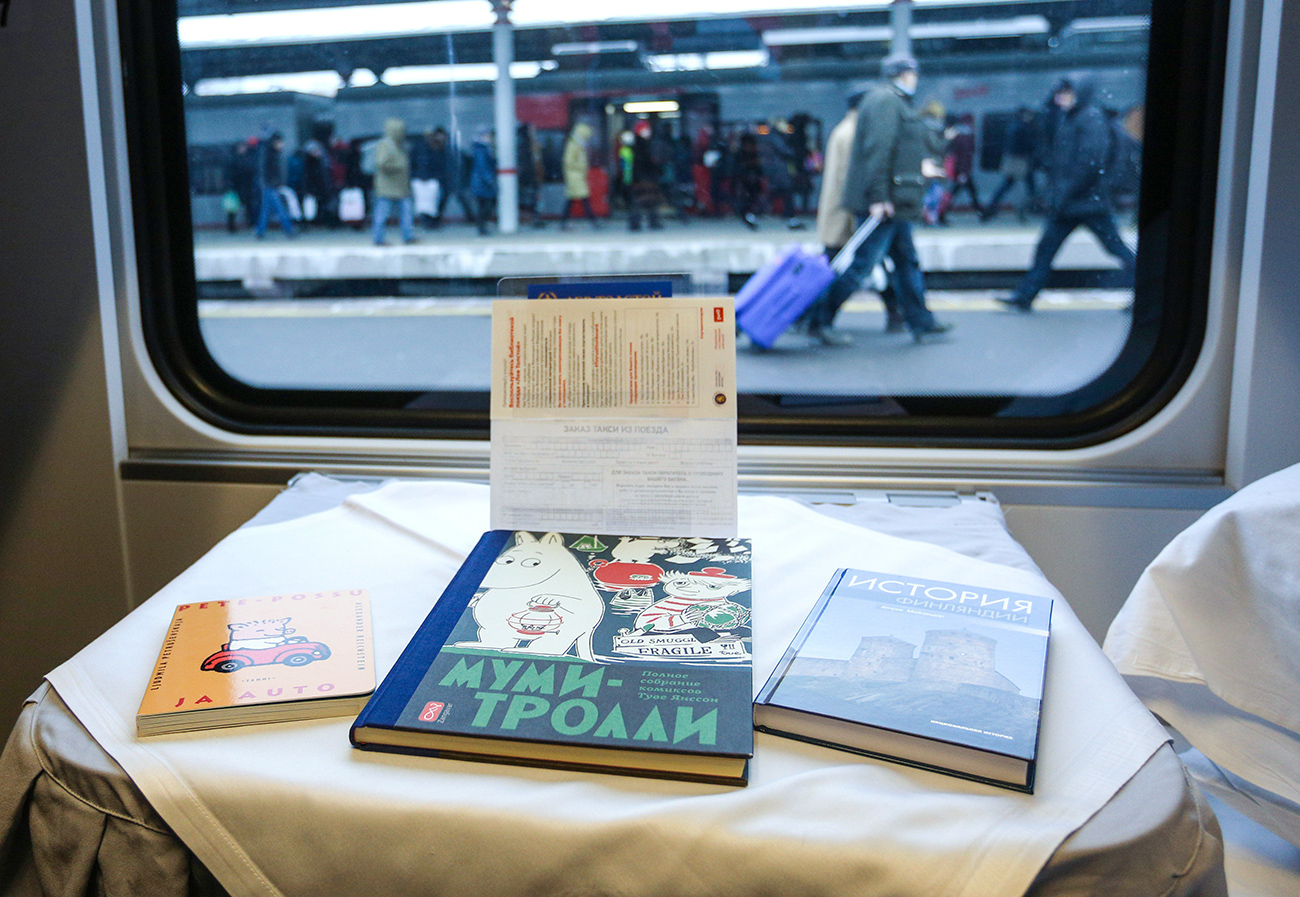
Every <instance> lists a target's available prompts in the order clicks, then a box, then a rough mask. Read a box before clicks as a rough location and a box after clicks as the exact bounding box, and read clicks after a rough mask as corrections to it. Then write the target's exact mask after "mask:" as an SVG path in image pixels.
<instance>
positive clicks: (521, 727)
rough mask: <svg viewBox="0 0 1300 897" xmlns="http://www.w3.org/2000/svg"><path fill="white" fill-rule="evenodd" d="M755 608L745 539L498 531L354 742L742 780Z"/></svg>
mask: <svg viewBox="0 0 1300 897" xmlns="http://www.w3.org/2000/svg"><path fill="white" fill-rule="evenodd" d="M750 606H751V605H750V545H749V542H748V540H745V539H706V538H650V537H633V536H624V537H615V536H606V535H591V534H581V533H554V532H552V533H531V532H524V531H512V530H492V531H490V532H488V533H486V534H484V536H483V537H482V538H481V539H480V540H479V543H478V545H477V546H476V547H475V548H474V550H473V551H472V552H471V553H470V555H469V556H468V558H466V560H465V562H464V563H463V564H462V565H461V568H460V570H459V571H458V572H457V574H456V576H455V577H454V578H453V579H452V581H451V583H450V584H448V586H447V588H446V590H445V591H444V592H443V594H442V596H441V597H440V598H439V599H438V603H437V604H436V605H435V606H434V608H433V610H432V611H431V612H430V614H429V615H428V617H427V618H426V619H425V621H424V622H423V623H422V624H421V626H420V628H419V630H418V631H417V632H416V634H415V636H414V637H413V638H412V639H411V642H410V644H408V645H407V647H406V649H405V651H403V653H402V655H401V657H400V658H399V659H398V660H397V663H396V664H395V665H394V667H393V669H392V670H391V671H390V672H389V674H388V675H387V676H386V677H385V678H384V681H383V682H382V683H381V685H380V686H379V688H378V689H377V690H376V692H375V695H374V697H373V698H372V699H371V700H370V702H369V704H367V705H366V708H365V710H364V711H362V713H361V715H360V716H358V718H357V720H356V722H355V724H354V725H353V727H352V742H353V744H354V745H356V746H357V747H360V748H365V749H372V750H389V751H405V752H410V753H423V754H432V755H436V756H444V757H454V758H460V759H471V760H483V761H489V762H501V763H518V764H523V765H535V766H548V767H558V768H570V769H580V770H590V771H598V772H611V773H620V774H627V775H644V776H651V777H660V778H676V779H685V780H693V781H705V782H714V783H723V784H744V782H745V781H746V776H747V770H748V758H749V757H750V756H751V754H752V753H753V717H752V714H751V709H750V708H751V696H752V693H753V692H752V667H751V650H750V625H749V623H750Z"/></svg>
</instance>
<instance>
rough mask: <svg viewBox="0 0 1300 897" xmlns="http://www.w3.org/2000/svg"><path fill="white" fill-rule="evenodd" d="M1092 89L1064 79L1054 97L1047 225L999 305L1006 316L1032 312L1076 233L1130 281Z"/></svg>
mask: <svg viewBox="0 0 1300 897" xmlns="http://www.w3.org/2000/svg"><path fill="white" fill-rule="evenodd" d="M1093 90H1094V88H1093V86H1092V84H1091V83H1090V82H1084V83H1082V84H1080V85H1079V86H1078V88H1077V89H1076V87H1075V86H1074V84H1072V83H1071V82H1070V81H1069V80H1066V79H1062V80H1061V81H1060V82H1059V83H1058V84H1057V86H1056V88H1055V90H1054V91H1053V94H1052V96H1053V101H1054V102H1055V104H1056V107H1057V108H1058V109H1059V110H1060V113H1061V114H1060V115H1059V116H1058V118H1057V121H1056V128H1055V131H1054V134H1053V137H1052V149H1051V153H1050V155H1049V156H1048V169H1047V173H1048V182H1047V190H1046V205H1047V220H1046V221H1045V222H1044V225H1043V232H1042V234H1041V235H1040V236H1039V238H1038V246H1037V248H1035V249H1034V261H1033V264H1032V266H1031V267H1030V269H1029V270H1028V271H1027V272H1025V276H1024V277H1023V278H1021V280H1020V283H1019V285H1018V286H1017V287H1016V289H1015V291H1014V292H1013V293H1012V294H1011V295H1010V296H1005V297H1003V296H999V297H998V301H999V302H1001V303H1002V304H1003V305H1004V306H1006V308H1007V310H1009V311H1016V312H1030V311H1032V310H1033V303H1034V297H1036V296H1037V295H1038V292H1039V290H1041V289H1042V288H1043V286H1044V284H1046V283H1047V277H1048V274H1049V273H1050V272H1051V269H1052V261H1053V260H1054V259H1055V258H1056V253H1057V252H1059V251H1060V249H1061V244H1063V243H1064V242H1065V240H1066V238H1067V237H1069V236H1070V234H1072V233H1074V231H1075V229H1076V228H1079V227H1085V228H1087V229H1088V230H1090V231H1092V233H1093V235H1094V236H1095V237H1096V238H1097V242H1099V243H1100V244H1101V245H1102V248H1103V249H1105V250H1106V251H1107V252H1108V253H1110V254H1111V255H1113V256H1114V257H1115V258H1116V259H1117V260H1118V261H1119V263H1120V265H1121V266H1122V267H1123V269H1124V271H1125V273H1126V274H1127V275H1128V276H1130V277H1132V275H1133V273H1134V270H1135V268H1136V265H1137V257H1136V256H1135V255H1134V253H1133V250H1132V249H1129V248H1128V245H1127V244H1126V243H1125V242H1124V240H1123V238H1122V237H1121V236H1120V235H1119V230H1118V229H1117V228H1116V227H1115V220H1114V219H1113V218H1112V217H1111V197H1110V182H1109V179H1108V178H1107V176H1106V175H1107V169H1108V166H1109V165H1111V164H1112V163H1113V158H1112V157H1113V156H1114V153H1115V147H1114V142H1113V138H1112V135H1111V128H1110V123H1109V122H1108V121H1107V119H1106V114H1105V112H1103V111H1102V110H1101V109H1100V108H1098V107H1097V106H1095V105H1094V104H1093V102H1092V95H1093Z"/></svg>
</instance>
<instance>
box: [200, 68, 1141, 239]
mask: <svg viewBox="0 0 1300 897" xmlns="http://www.w3.org/2000/svg"><path fill="white" fill-rule="evenodd" d="M861 96H862V95H861V93H858V94H855V95H854V96H852V97H850V98H848V99H849V103H850V112H851V111H852V110H853V109H855V108H856V105H855V104H856V103H858V102H860V99H861ZM920 112H921V117H922V120H923V121H924V122H925V124H926V126H927V128H929V129H930V130H931V131H932V133H933V137H934V145H935V147H936V153H935V155H936V157H937V158H938V159H939V160H940V163H939V170H938V171H936V172H934V176H933V177H931V178H929V180H928V185H927V187H926V191H925V198H924V209H923V213H922V223H923V224H926V225H932V226H943V225H947V224H949V223H950V215H951V214H952V213H954V212H959V213H967V212H968V213H971V215H972V216H973V218H972V220H978V221H988V220H990V219H992V218H994V217H997V216H998V215H999V214H1000V213H1003V212H1007V213H1012V214H1014V215H1016V216H1017V217H1018V219H1019V220H1020V221H1022V222H1023V221H1026V220H1027V219H1028V218H1029V216H1031V215H1037V214H1041V213H1042V212H1043V211H1044V209H1043V192H1044V188H1045V187H1046V180H1047V176H1048V168H1049V165H1050V157H1051V150H1052V143H1053V137H1054V131H1055V125H1056V121H1057V119H1058V118H1059V109H1058V108H1057V107H1056V106H1055V104H1054V101H1053V98H1052V97H1049V98H1048V100H1047V102H1046V103H1045V104H1044V105H1043V106H1042V107H1038V108H1030V107H1028V106H1024V107H1021V108H1020V109H1019V110H1017V112H1016V113H1015V115H1014V116H1013V117H1012V119H1011V121H1010V123H1009V124H1008V125H1007V127H1006V128H1005V130H1004V132H1003V135H1002V152H1001V159H1000V167H999V168H998V170H997V171H995V172H991V173H989V174H990V175H991V177H989V175H985V176H986V177H989V179H988V180H986V182H985V183H984V185H983V187H984V189H985V190H988V188H989V187H990V186H991V187H992V190H991V192H986V193H984V194H983V195H981V186H980V184H979V183H978V182H977V176H976V169H977V163H978V161H979V150H980V147H979V145H978V142H977V140H978V135H977V129H976V121H975V117H974V116H973V115H972V114H970V113H960V112H956V113H953V112H948V111H946V110H945V109H944V108H943V106H942V105H941V104H939V103H938V102H937V101H934V100H930V101H929V102H927V103H925V104H924V105H923V106H922V107H921V110H920ZM1112 115H1114V114H1113V113H1112ZM679 121H680V120H671V119H657V118H652V117H648V118H640V119H635V120H631V121H629V122H628V125H627V127H626V129H624V130H622V131H620V132H617V133H614V134H612V135H610V136H609V138H608V145H607V146H606V145H603V143H604V141H602V140H601V138H600V136H599V135H598V134H597V132H596V129H595V128H594V127H593V125H592V124H591V123H588V122H586V121H579V122H578V123H577V124H575V125H574V126H573V128H571V129H570V131H569V132H568V133H567V134H566V135H563V137H560V135H558V134H557V133H556V132H550V131H547V132H539V131H538V130H537V129H536V128H534V126H532V125H531V124H526V123H525V124H520V125H519V128H518V131H517V134H516V148H517V158H518V167H517V171H518V195H519V215H520V222H521V224H522V225H523V226H524V227H535V228H541V227H545V226H547V225H548V223H554V224H557V225H558V226H559V227H561V228H567V227H568V225H569V223H570V221H571V220H572V219H573V218H574V217H577V216H581V217H583V218H585V219H586V220H587V222H588V223H589V224H590V225H591V226H593V227H596V228H599V227H600V226H602V224H603V223H611V224H612V223H613V222H618V226H620V227H626V228H628V229H629V230H639V229H641V228H642V227H643V226H645V227H647V228H649V229H660V228H662V227H663V226H664V222H665V221H671V222H674V223H678V224H685V223H688V222H690V221H691V220H693V219H734V220H738V221H739V222H742V223H743V225H744V226H745V227H748V228H750V229H757V228H759V227H760V222H761V221H762V220H763V219H768V220H770V221H774V222H777V223H778V224H779V225H780V226H784V227H788V228H790V229H801V228H804V227H806V226H807V224H808V223H810V222H811V221H813V219H814V217H815V216H816V214H817V209H818V206H819V204H820V202H822V201H824V200H820V201H819V197H818V192H819V189H820V188H821V187H822V185H823V181H824V174H825V172H824V165H825V151H826V149H827V147H826V146H825V143H824V142H823V144H822V145H820V146H818V145H816V138H817V131H818V129H817V128H816V127H815V123H814V122H813V120H812V119H811V117H810V116H809V115H807V114H806V113H794V114H792V115H790V116H789V117H785V118H776V119H772V120H769V121H756V122H747V123H743V124H735V125H730V126H726V127H722V128H720V129H719V132H717V133H715V132H714V130H713V129H711V128H700V129H698V130H697V131H696V133H695V134H694V135H693V136H692V135H688V134H685V133H682V132H681V131H680V130H678V124H679ZM1114 122H1115V132H1116V135H1117V138H1116V139H1117V140H1119V141H1124V142H1125V144H1126V145H1125V146H1123V147H1121V151H1122V152H1121V156H1120V158H1122V159H1123V160H1125V164H1126V167H1127V168H1128V169H1129V170H1128V171H1127V172H1126V173H1125V176H1124V177H1123V178H1122V180H1123V181H1124V184H1123V185H1120V184H1119V180H1120V179H1119V178H1117V184H1116V188H1115V189H1114V190H1112V193H1113V195H1114V197H1115V199H1116V201H1117V202H1118V203H1120V204H1123V203H1125V202H1126V201H1127V202H1131V201H1132V198H1133V194H1135V193H1136V188H1137V173H1136V160H1137V158H1138V157H1139V155H1140V139H1141V110H1140V109H1134V110H1128V111H1127V113H1126V114H1124V115H1123V116H1114ZM494 136H495V135H494V134H493V132H492V131H491V130H490V129H481V130H479V131H478V132H477V133H475V134H474V135H473V136H472V138H471V139H468V140H461V141H457V140H456V139H454V138H453V136H452V135H451V134H449V133H448V131H447V129H446V128H444V127H441V126H437V127H433V128H432V129H430V130H428V131H426V132H424V133H418V134H414V135H410V134H408V133H407V132H406V126H405V123H404V122H402V121H400V120H397V119H390V120H389V121H388V122H387V123H386V126H385V133H384V134H383V135H382V136H381V137H375V138H368V139H367V138H358V139H353V140H343V139H339V138H336V137H334V135H333V134H332V125H331V124H329V123H325V122H322V123H319V124H318V125H317V126H316V127H315V129H314V132H313V133H312V134H311V136H310V137H309V139H308V140H306V142H304V143H303V144H302V145H301V146H299V147H297V148H294V149H290V148H288V147H287V145H286V141H285V138H284V136H283V135H282V134H280V133H277V132H267V133H263V134H260V135H258V136H254V137H250V138H249V139H247V140H244V141H241V142H239V143H237V144H236V145H234V147H233V148H232V149H231V154H230V159H229V162H228V164H227V165H226V169H225V172H224V176H223V181H224V185H223V186H224V189H225V193H224V196H223V199H222V206H223V210H224V212H225V215H226V226H227V229H228V230H230V231H231V232H236V231H238V230H241V229H245V228H248V229H252V230H253V231H254V232H255V233H256V235H257V236H258V237H259V238H261V237H264V236H265V234H266V232H267V230H268V228H269V227H270V226H271V225H272V224H275V225H277V226H278V227H280V228H281V229H282V230H283V231H284V233H285V234H287V235H296V234H297V233H298V232H299V231H300V230H302V229H306V228H327V229H339V228H354V229H356V230H366V229H367V228H368V229H369V233H370V234H371V235H372V236H373V238H374V239H375V242H378V243H384V242H387V240H386V237H385V233H384V230H385V227H384V226H385V223H386V221H387V219H389V217H390V216H392V217H394V218H395V219H396V221H397V224H398V226H399V229H400V232H401V236H402V238H403V239H404V240H405V241H407V242H414V241H416V240H417V228H418V227H422V228H425V229H434V228H438V227H440V226H441V225H442V224H443V222H444V221H450V220H453V219H455V220H462V221H465V222H471V223H473V224H474V225H475V227H476V228H477V231H478V233H480V234H483V235H487V234H490V233H492V231H493V228H494V226H495V222H496V217H497V209H496V204H497V194H498V183H497V156H496V147H495V139H494ZM546 183H562V184H563V202H562V203H561V204H560V205H559V208H558V209H556V208H555V203H554V201H552V202H550V203H549V206H550V208H549V209H547V210H545V212H546V213H544V210H543V209H542V189H541V188H542V185H543V184H546ZM557 192H558V191H557ZM449 207H450V208H449ZM457 213H458V214H457Z"/></svg>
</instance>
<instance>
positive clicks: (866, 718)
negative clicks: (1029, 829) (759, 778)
mask: <svg viewBox="0 0 1300 897" xmlns="http://www.w3.org/2000/svg"><path fill="white" fill-rule="evenodd" d="M1051 616H1052V601H1051V599H1050V598H1043V597H1040V596H1036V595H1024V594H1019V593H1015V592H1006V591H1001V590H998V589H989V588H982V587H973V586H970V585H965V584H962V583H956V582H940V581H935V580H927V579H918V578H914V577H905V576H896V575H892V574H888V573H872V572H866V571H862V570H851V569H841V570H838V571H836V573H835V575H834V576H833V577H831V580H830V582H829V584H828V585H827V586H826V588H825V590H824V591H823V592H822V595H821V597H820V598H819V599H818V601H817V603H816V605H814V606H813V609H812V611H811V612H810V613H809V615H808V618H807V619H806V620H805V621H804V624H803V626H802V627H801V628H800V630H799V632H798V633H797V634H796V636H795V638H794V640H793V641H792V642H791V644H790V647H789V648H788V649H787V650H786V652H785V655H784V656H783V657H782V659H781V662H780V663H779V664H778V665H777V667H776V670H775V671H774V672H773V673H772V675H771V677H770V678H769V679H768V681H767V683H766V684H765V685H764V686H763V689H762V691H761V692H760V693H759V696H758V698H757V700H756V701H755V702H754V724H755V726H756V727H757V728H758V729H759V730H761V731H764V732H771V733H773V734H776V735H784V736H787V737H789V738H796V739H799V740H802V741H808V742H811V743H813V744H819V745H823V746H826V747H832V748H839V749H841V750H847V751H853V752H855V753H860V754H865V755H868V756H872V757H879V758H883V759H886V760H894V761H897V762H900V763H906V764H908V765H911V766H918V767H922V768H925V769H931V770H936V771H939V772H945V773H949V774H951V775H956V776H961V777H963V778H968V779H974V780H977V781H981V782H987V783H990V784H995V785H1000V786H1003V787H1007V788H1012V789H1015V790H1018V791H1025V792H1030V793H1032V791H1033V786H1034V769H1035V761H1036V759H1037V746H1038V723H1039V716H1040V713H1039V711H1040V707H1041V701H1042V695H1043V681H1044V677H1045V675H1046V669H1047V646H1048V632H1049V626H1050V622H1051Z"/></svg>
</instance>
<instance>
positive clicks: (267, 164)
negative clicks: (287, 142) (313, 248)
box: [257, 131, 298, 240]
mask: <svg viewBox="0 0 1300 897" xmlns="http://www.w3.org/2000/svg"><path fill="white" fill-rule="evenodd" d="M257 181H258V187H259V192H260V194H261V197H262V199H261V207H260V208H259V209H258V213H257V239H259V240H263V239H265V238H266V228H267V225H269V224H270V223H271V215H272V214H273V213H274V215H275V217H276V219H277V220H278V221H279V222H280V227H281V229H283V230H284V235H285V236H286V237H295V236H297V235H298V231H297V230H296V229H295V228H294V226H293V219H292V218H290V217H289V209H288V207H287V206H286V205H285V203H284V197H283V196H282V195H281V194H280V188H281V187H283V186H284V135H283V134H281V133H280V132H279V131H276V132H275V133H273V134H271V136H270V137H268V138H266V139H265V140H263V141H261V142H260V143H259V144H258V162H257Z"/></svg>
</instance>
